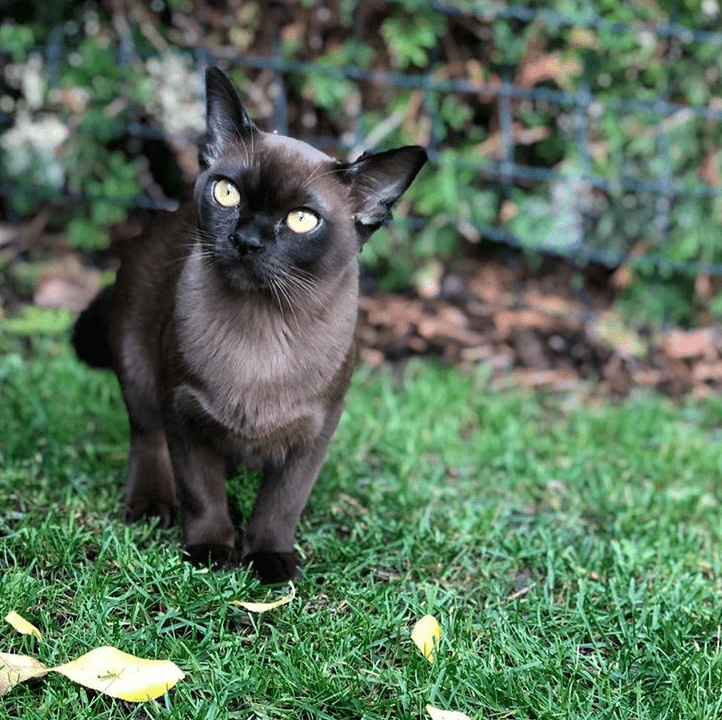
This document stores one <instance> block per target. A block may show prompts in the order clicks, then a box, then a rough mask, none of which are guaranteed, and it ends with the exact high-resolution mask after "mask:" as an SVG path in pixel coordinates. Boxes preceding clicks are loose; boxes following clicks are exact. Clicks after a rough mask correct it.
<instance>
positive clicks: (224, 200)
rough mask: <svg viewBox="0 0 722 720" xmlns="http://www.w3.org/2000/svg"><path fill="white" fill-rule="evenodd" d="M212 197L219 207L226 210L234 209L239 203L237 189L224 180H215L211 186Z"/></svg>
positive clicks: (239, 197)
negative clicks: (221, 206)
mask: <svg viewBox="0 0 722 720" xmlns="http://www.w3.org/2000/svg"><path fill="white" fill-rule="evenodd" d="M213 197H214V198H215V201H216V202H217V203H218V204H219V205H223V207H227V208H229V207H236V206H237V205H240V202H241V193H240V192H238V188H237V187H236V186H235V185H234V184H233V183H232V182H231V181H230V180H226V179H225V178H221V179H220V180H217V181H216V183H215V184H214V185H213Z"/></svg>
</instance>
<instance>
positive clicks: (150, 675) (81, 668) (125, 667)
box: [53, 647, 185, 702]
mask: <svg viewBox="0 0 722 720" xmlns="http://www.w3.org/2000/svg"><path fill="white" fill-rule="evenodd" d="M53 670H54V671H55V672H59V673H61V674H62V675H65V677H67V678H70V680H73V681H74V682H76V683H79V684H81V685H84V686H85V687H89V688H92V689H93V690H99V691H100V692H102V693H105V694H106V695H110V696H112V697H117V698H121V699H122V700H129V701H131V702H144V701H145V700H150V699H151V698H157V697H160V696H161V695H162V694H163V693H164V692H165V691H166V690H170V688H172V687H173V686H174V685H175V684H176V683H177V682H178V681H179V680H182V679H183V678H184V677H185V675H184V673H183V671H182V670H181V669H180V668H179V667H178V666H177V665H176V664H175V663H173V662H171V661H170V660H146V659H144V658H139V657H135V656H134V655H128V653H124V652H122V651H121V650H117V649H116V648H113V647H99V648H96V649H95V650H91V651H90V652H89V653H86V654H85V655H82V656H81V657H79V658H78V659H77V660H73V661H72V662H69V663H65V665H59V666H58V667H55V668H53Z"/></svg>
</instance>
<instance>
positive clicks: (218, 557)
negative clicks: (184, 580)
mask: <svg viewBox="0 0 722 720" xmlns="http://www.w3.org/2000/svg"><path fill="white" fill-rule="evenodd" d="M184 554H185V559H186V560H188V562H190V563H191V564H193V565H196V566H198V567H208V566H209V565H210V566H211V567H212V568H213V569H214V570H218V569H232V568H235V567H238V564H239V563H238V553H237V552H236V550H235V548H232V547H230V546H228V545H214V544H212V543H203V544H201V545H187V546H186V547H185V553H184Z"/></svg>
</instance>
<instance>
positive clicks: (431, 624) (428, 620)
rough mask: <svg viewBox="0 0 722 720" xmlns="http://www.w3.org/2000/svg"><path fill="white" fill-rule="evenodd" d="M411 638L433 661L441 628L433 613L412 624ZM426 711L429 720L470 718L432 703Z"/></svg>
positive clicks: (465, 719) (423, 653)
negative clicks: (429, 717)
mask: <svg viewBox="0 0 722 720" xmlns="http://www.w3.org/2000/svg"><path fill="white" fill-rule="evenodd" d="M411 639H412V640H413V641H414V644H415V645H416V647H417V648H419V650H420V651H421V653H422V655H423V656H424V657H425V658H426V659H427V660H428V661H429V662H430V663H432V662H434V656H435V654H436V651H437V650H438V648H439V641H440V640H441V628H440V627H439V623H438V621H437V620H436V618H435V617H434V616H433V615H424V617H422V618H421V619H420V620H418V621H417V622H416V624H415V625H414V629H413V630H412V631H411ZM426 712H428V713H429V715H430V716H431V720H471V718H469V716H468V715H464V713H462V712H458V711H456V710H441V709H440V708H436V707H434V706H433V705H427V706H426Z"/></svg>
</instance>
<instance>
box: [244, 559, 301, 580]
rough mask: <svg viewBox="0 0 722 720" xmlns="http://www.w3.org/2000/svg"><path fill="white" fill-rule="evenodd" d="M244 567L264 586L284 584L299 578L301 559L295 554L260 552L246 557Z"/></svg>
mask: <svg viewBox="0 0 722 720" xmlns="http://www.w3.org/2000/svg"><path fill="white" fill-rule="evenodd" d="M243 564H244V565H250V566H251V570H252V572H253V574H254V575H255V576H256V577H257V578H258V579H259V580H260V581H261V582H262V583H263V584H264V585H270V584H272V583H279V582H284V581H286V580H293V578H296V577H298V575H299V572H300V569H301V559H300V558H299V557H298V555H297V554H296V553H295V552H258V553H252V554H250V555H246V556H245V557H244V558H243Z"/></svg>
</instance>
